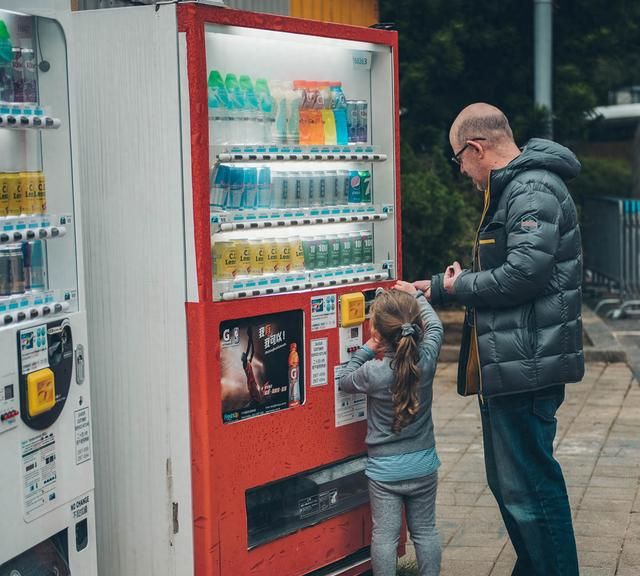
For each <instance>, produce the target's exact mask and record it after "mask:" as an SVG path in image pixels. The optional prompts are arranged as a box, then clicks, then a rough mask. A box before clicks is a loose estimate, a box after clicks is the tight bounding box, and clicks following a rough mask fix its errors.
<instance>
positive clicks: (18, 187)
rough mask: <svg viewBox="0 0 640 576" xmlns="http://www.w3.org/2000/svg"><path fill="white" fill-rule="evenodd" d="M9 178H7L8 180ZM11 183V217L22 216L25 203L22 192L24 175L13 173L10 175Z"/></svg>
mask: <svg viewBox="0 0 640 576" xmlns="http://www.w3.org/2000/svg"><path fill="white" fill-rule="evenodd" d="M6 178H7V177H5V179H6ZM8 181H9V216H20V214H22V207H23V202H24V193H23V190H22V185H23V182H22V174H21V173H20V172H13V173H10V174H9V175H8Z"/></svg>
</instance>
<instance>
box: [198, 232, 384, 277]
mask: <svg viewBox="0 0 640 576" xmlns="http://www.w3.org/2000/svg"><path fill="white" fill-rule="evenodd" d="M211 254H212V259H213V276H214V278H215V279H217V280H229V279H233V278H235V277H236V276H245V275H250V276H260V275H262V274H276V273H287V272H295V271H304V270H319V269H324V268H337V267H339V266H353V265H355V264H366V263H373V256H374V255H373V233H372V232H371V231H370V230H363V231H359V232H349V233H344V234H334V235H326V236H313V237H297V236H296V237H293V238H268V239H255V240H229V241H217V242H213V243H212V246H211Z"/></svg>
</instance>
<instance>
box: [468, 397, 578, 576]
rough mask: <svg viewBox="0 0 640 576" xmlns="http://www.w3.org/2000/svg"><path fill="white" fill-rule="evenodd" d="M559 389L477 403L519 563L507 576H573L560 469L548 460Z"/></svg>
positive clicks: (488, 464) (490, 476) (492, 482)
mask: <svg viewBox="0 0 640 576" xmlns="http://www.w3.org/2000/svg"><path fill="white" fill-rule="evenodd" d="M563 400H564V385H558V386H552V387H550V388H546V389H544V390H539V391H536V392H526V393H522V394H513V395H509V396H499V397H496V398H484V399H483V400H482V401H481V402H480V414H481V415H482V435H483V438H484V462H485V468H486V471H487V481H488V483H489V487H490V488H491V491H492V492H493V495H494V496H495V498H496V500H497V501H498V506H499V507H500V512H501V514H502V518H503V520H504V523H505V525H506V528H507V531H508V532H509V537H510V538H511V543H512V544H513V547H514V549H515V551H516V554H517V556H518V559H517V561H516V565H515V567H514V569H513V572H512V576H538V575H539V576H576V575H577V574H578V573H579V572H578V556H577V551H576V541H575V537H574V534H573V525H572V522H571V509H570V507H569V498H568V496H567V489H566V486H565V482H564V477H563V476H562V469H561V468H560V464H558V462H557V460H556V459H555V458H554V457H553V439H554V438H555V435H556V424H557V422H556V418H555V415H556V411H557V409H558V407H559V406H560V405H561V404H562V402H563Z"/></svg>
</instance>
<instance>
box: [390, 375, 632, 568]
mask: <svg viewBox="0 0 640 576" xmlns="http://www.w3.org/2000/svg"><path fill="white" fill-rule="evenodd" d="M456 369H457V365H456V364H452V363H449V364H441V365H440V367H439V369H438V373H437V375H436V380H435V384H434V386H435V387H434V407H433V415H434V422H435V429H436V442H437V449H438V454H439V455H440V459H441V461H442V467H441V468H440V485H439V488H438V500H437V514H438V527H439V529H440V533H441V536H442V541H443V558H442V572H441V576H509V575H510V574H511V569H512V567H513V564H514V561H515V554H514V552H513V548H512V547H511V544H510V542H509V540H508V537H507V533H506V530H505V528H504V525H503V523H502V519H501V518H500V514H499V512H498V508H497V505H496V503H495V500H494V498H493V495H492V494H491V492H490V491H489V488H488V486H487V482H486V477H485V472H484V463H483V455H482V431H481V425H480V415H479V410H478V405H477V399H476V397H472V398H462V397H460V396H458V395H457V393H456V388H455V377H456ZM556 456H557V458H558V460H559V461H560V463H561V464H562V468H563V471H564V474H565V479H566V481H567V486H568V491H569V497H570V500H571V506H572V511H573V518H574V528H575V532H576V540H577V544H578V555H579V558H580V568H581V572H580V573H581V576H640V385H639V384H638V382H637V381H636V380H634V379H633V377H632V373H631V371H630V369H629V368H628V366H627V365H626V364H623V363H617V364H605V363H597V362H594V363H589V364H588V365H587V371H586V375H585V377H584V380H583V381H582V382H581V383H578V384H570V385H567V389H566V399H565V402H564V404H563V405H562V406H561V408H560V410H559V412H558V434H557V438H556ZM413 559H414V554H413V549H412V547H411V546H409V547H408V553H407V555H406V556H405V557H404V558H403V559H402V560H401V564H407V563H411V562H412V561H413Z"/></svg>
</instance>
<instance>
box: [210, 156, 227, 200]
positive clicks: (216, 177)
mask: <svg viewBox="0 0 640 576" xmlns="http://www.w3.org/2000/svg"><path fill="white" fill-rule="evenodd" d="M230 175H231V169H230V168H229V166H227V165H226V164H220V166H218V168H217V169H216V170H215V171H214V173H213V174H212V175H211V188H210V189H209V206H211V207H213V208H224V206H225V205H226V204H227V195H228V194H229V178H230Z"/></svg>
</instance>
